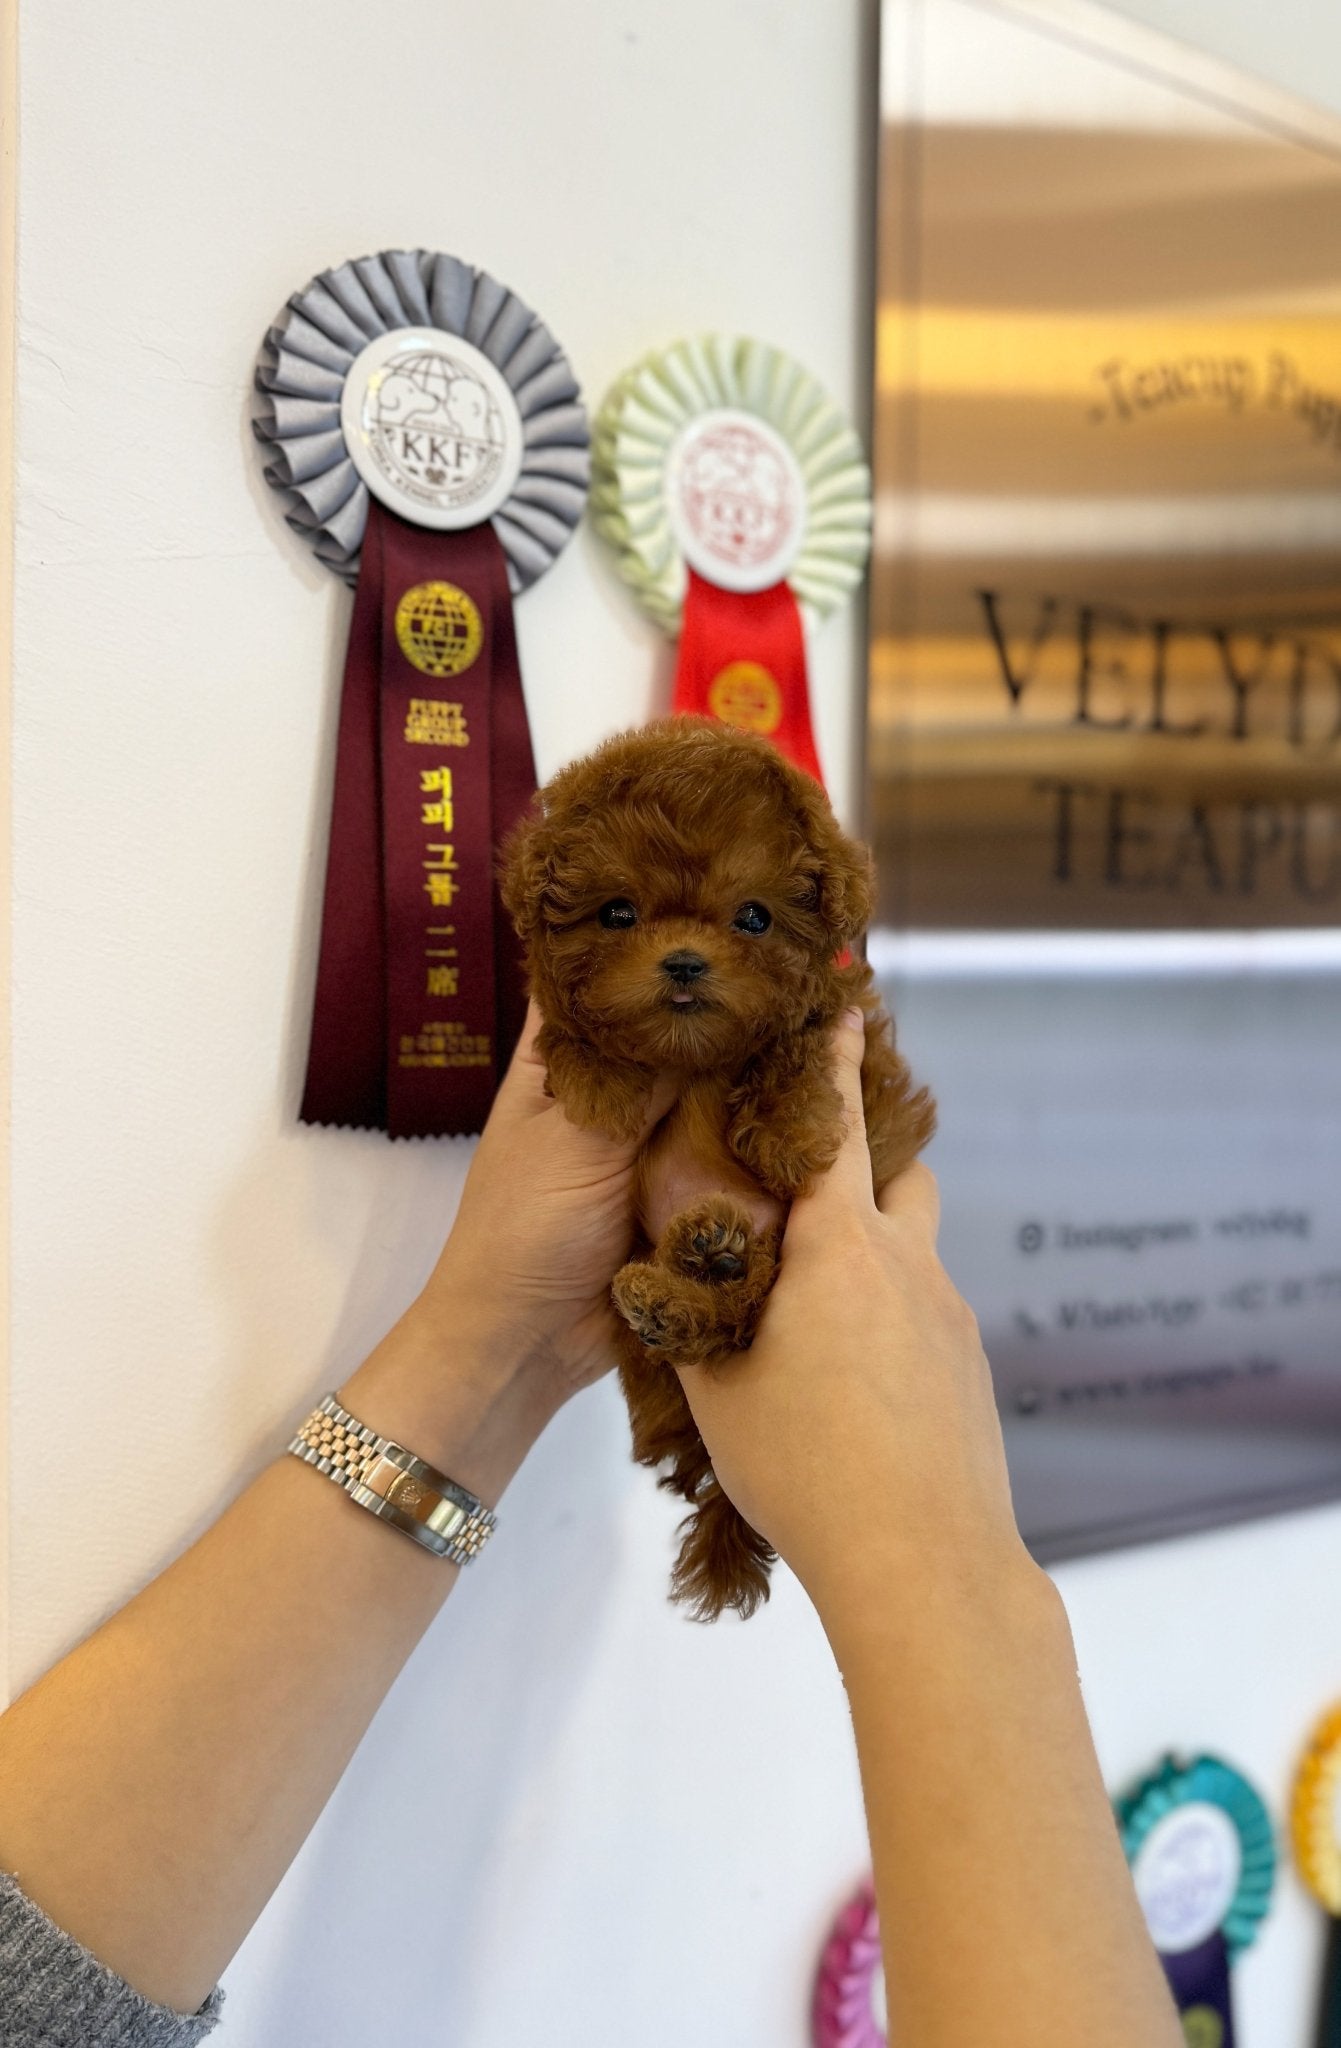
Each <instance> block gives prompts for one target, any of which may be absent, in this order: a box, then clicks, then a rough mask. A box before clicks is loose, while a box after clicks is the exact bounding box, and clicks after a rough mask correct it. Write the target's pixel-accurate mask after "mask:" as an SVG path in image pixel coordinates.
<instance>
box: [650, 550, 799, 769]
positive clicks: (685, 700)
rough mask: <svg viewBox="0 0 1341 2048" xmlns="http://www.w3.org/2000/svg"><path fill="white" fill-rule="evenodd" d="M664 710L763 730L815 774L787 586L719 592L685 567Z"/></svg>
mask: <svg viewBox="0 0 1341 2048" xmlns="http://www.w3.org/2000/svg"><path fill="white" fill-rule="evenodd" d="M688 577H689V583H688V588H687V590H686V592H685V601H684V620H683V623H682V625H681V628H680V647H679V654H678V656H677V659H676V665H675V688H674V692H673V694H672V698H671V709H672V711H676V712H685V711H688V712H698V713H700V714H701V715H703V716H705V717H709V718H720V719H721V720H722V721H723V722H724V723H725V724H727V725H735V726H739V727H741V728H742V729H743V730H744V731H746V732H758V733H763V734H765V735H766V736H767V737H768V738H769V739H771V740H772V742H773V744H774V746H775V747H777V749H778V751H779V752H780V753H783V754H785V755H786V756H787V759H788V760H789V761H793V762H795V764H796V766H797V767H798V768H804V769H805V771H806V773H807V774H808V775H813V776H814V778H815V780H816V782H819V783H822V782H823V780H824V777H823V775H822V774H821V772H820V764H819V755H818V753H817V752H816V749H815V735H814V732H813V730H812V728H811V723H810V692H809V687H808V683H807V678H806V647H805V632H804V628H803V626H802V622H801V613H800V609H799V607H798V605H797V602H796V599H795V597H794V596H793V595H792V589H791V585H790V584H788V583H775V584H773V585H772V586H771V587H770V588H769V589H768V590H751V591H735V590H723V589H722V588H721V587H720V585H718V584H716V583H710V582H709V581H708V580H707V578H706V577H703V576H700V575H699V574H698V572H697V571H696V570H694V569H690V570H689V571H688Z"/></svg>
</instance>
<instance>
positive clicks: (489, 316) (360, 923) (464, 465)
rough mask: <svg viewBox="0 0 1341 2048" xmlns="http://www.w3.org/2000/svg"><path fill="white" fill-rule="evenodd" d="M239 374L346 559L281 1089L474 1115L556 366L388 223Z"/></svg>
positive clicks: (484, 292)
mask: <svg viewBox="0 0 1341 2048" xmlns="http://www.w3.org/2000/svg"><path fill="white" fill-rule="evenodd" d="M256 387H257V401H256V410H255V417H254V421H253V425H254V427H255V431H256V435H257V438H258V440H259V441H260V443H261V445H262V447H263V449H264V451H265V476H266V479H267V481H268V482H269V483H271V484H272V485H274V487H275V488H276V490H278V491H279V492H280V493H281V495H282V497H283V499H284V504H285V517H286V518H287V520H288V522H289V524H290V525H291V526H292V527H294V529H295V530H296V531H297V532H298V533H300V534H301V535H302V536H303V538H304V539H305V540H306V541H307V542H308V543H309V544H310V545H311V547H312V548H313V550H314V552H315V553H316V555H317V557H318V559H319V560H320V561H322V562H325V563H326V564H327V565H328V566H329V567H330V568H332V569H333V570H335V571H336V573H337V574H339V575H341V576H343V577H344V578H345V579H346V581H349V582H353V583H354V584H355V598H354V611H353V617H352V620H351V623H350V634H349V647H348V653H347V656H346V661H345V679H344V691H343V696H342V699H341V711H340V736H339V746H338V750H337V758H336V773H335V795H334V803H333V809H332V817H331V839H330V850H329V855H328V861H327V870H326V893H325V903H324V910H323V918H322V933H321V946H320V952H319V958H318V966H317V987H316V998H315V1003H314V1008H313V1022H312V1038H311V1047H310V1051H309V1056H308V1068H307V1079H306V1084H305V1087H304V1092H303V1100H302V1108H301V1112H300V1114H301V1116H302V1117H303V1119H304V1121H306V1122H309V1123H325V1124H347V1125H355V1126H367V1127H371V1128H381V1129H384V1130H387V1131H389V1132H390V1133H391V1135H392V1136H393V1137H417V1136H427V1135H435V1134H440V1133H461V1132H471V1131H477V1130H479V1129H480V1128H481V1126H482V1124H483V1121H484V1117H485V1115H486V1114H487V1112H488V1108H489V1104H490V1102H491V1100H492V1098H493V1092H494V1088H495V1085H496V1081H497V1078H498V1075H499V1074H500V1072H501V1070H502V1068H503V1066H504V1065H505V1064H506V1061H507V1058H508V1056H509V1054H510V1052H511V1048H512V1045H513V1043H514V1042H515V1040H516V1037H517V1035H518V1032H519V1031H520V1028H521V1023H522V1019H523V1017H524V1014H525V997H524V992H523V985H522V973H521V962H520V959H519V957H518V952H517V947H516V942H515V939H514V936H513V934H512V931H511V927H510V924H509V921H508V919H507V916H506V913H505V912H504V910H503V907H502V903H501V900H500V899H499V896H498V890H497V883H496V880H495V877H494V867H495V857H496V853H497V849H498V846H499V845H500V843H501V841H502V839H503V838H504V837H505V836H506V834H507V832H508V831H509V829H510V828H511V826H512V824H513V823H514V822H515V821H516V819H517V818H518V817H519V816H520V815H521V813H522V812H523V811H524V810H525V808H526V806H527V804H528V803H529V801H530V799H531V796H532V795H533V793H534V790H535V768H534V763H533V760H532V755H531V740H530V733H529V731H528V728H527V721H526V710H525V704H524V700H523V697H522V689H521V676H520V672H519V669H518V665H517V647H516V635H515V631H514V626H513V618H512V596H513V594H514V593H515V592H518V591H521V590H524V589H525V588H526V587H527V586H528V585H529V584H531V583H534V582H535V580H536V579H537V577H539V576H542V575H543V574H544V573H545V571H546V570H547V569H548V568H549V567H550V565H551V564H552V563H553V562H554V560H555V558H556V557H557V555H558V554H559V552H560V551H561V549H562V548H563V547H564V546H565V545H566V543H567V542H568V540H569V538H570V537H571V535H572V532H573V530H574V528H575V526H576V525H577V522H578V519H579V518H580V516H581V512H582V507H583V504H584V502H585V499H586V490H587V475H588V463H589V437H588V429H587V419H586V413H585V411H584V409H583V406H582V402H581V395H580V393H579V391H578V386H577V381H576V379H575V378H574V376H573V373H572V370H571V368H570V367H569V364H568V360H567V358H566V356H565V355H564V354H563V352H562V350H561V349H560V348H559V346H558V344H557V342H556V341H555V339H554V337H553V335H552V334H551V333H550V331H549V329H548V328H547V327H546V326H545V325H544V323H543V322H542V321H541V320H540V319H538V318H537V316H536V314H535V313H533V312H532V311H531V309H530V307H529V306H527V305H526V304H525V302H524V301H523V300H522V299H520V298H519V297H518V296H517V294H516V293H515V292H512V291H509V290H508V288H507V287H506V286H505V285H502V284H500V283H499V282H498V280H497V279H496V278H493V277H491V276H490V275H489V274H488V272H487V271H483V270H477V269H476V268H474V266H473V265H471V264H468V263H463V262H462V261H460V260H459V259H458V258H457V257H455V256H449V255H446V254H443V253H442V252H440V251H432V250H426V249H409V250H406V249H391V250H384V251H382V252H381V253H379V254H377V255H374V256H363V257H359V258H358V259H357V260H356V261H353V262H349V263H342V264H340V265H339V266H338V268H336V269H334V270H328V271H323V272H322V273H321V275H320V276H318V277H314V278H312V279H311V280H310V281H309V282H308V283H307V284H306V285H304V286H303V288H302V290H301V291H298V292H295V293H294V295H293V297H292V298H291V299H290V300H289V301H288V303H287V305H286V306H285V307H284V309H283V311H282V312H281V313H280V315H279V317H278V319H277V320H276V321H275V322H274V324H273V326H272V327H271V328H270V330H269V332H268V333H267V335H266V337H265V341H264V343H263V344H262V348H261V353H260V358H259V361H258V363H257V368H256Z"/></svg>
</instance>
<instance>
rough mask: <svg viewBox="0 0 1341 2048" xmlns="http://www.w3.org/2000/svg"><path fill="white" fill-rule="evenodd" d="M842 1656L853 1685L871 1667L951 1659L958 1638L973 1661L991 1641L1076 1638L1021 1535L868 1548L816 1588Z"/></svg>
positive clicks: (818, 1579)
mask: <svg viewBox="0 0 1341 2048" xmlns="http://www.w3.org/2000/svg"><path fill="white" fill-rule="evenodd" d="M807 1591H808V1592H809V1593H810V1597H811V1599H812V1601H813V1602H814V1605H815V1608H816V1611H817V1613H818V1615H819V1618H820V1621H821V1623H822V1624H823V1627H824V1631H825V1634H826V1635H827V1636H828V1638H829V1643H830V1646H831V1648H832V1649H833V1653H834V1657H835V1659H836V1661H837V1663H838V1665H839V1668H840V1670H841V1671H842V1672H843V1675H844V1678H845V1680H847V1681H848V1683H849V1685H851V1684H852V1683H853V1682H856V1681H858V1680H859V1679H860V1678H861V1676H862V1675H863V1674H864V1673H865V1672H866V1671H867V1670H868V1669H878V1670H880V1671H881V1672H882V1673H887V1671H888V1669H889V1666H890V1663H891V1661H895V1662H898V1663H900V1664H905V1663H913V1662H918V1661H921V1660H924V1659H926V1658H931V1659H933V1660H935V1659H940V1660H941V1661H942V1663H944V1662H946V1661H947V1653H948V1651H949V1650H950V1648H951V1647H952V1645H953V1642H954V1641H955V1640H956V1639H958V1640H959V1641H960V1642H962V1643H963V1645H964V1647H965V1650H966V1652H967V1654H968V1655H970V1656H972V1655H974V1654H976V1653H977V1650H978V1648H979V1647H980V1646H985V1645H986V1644H987V1643H988V1642H991V1643H995V1644H1001V1645H1005V1644H1010V1643H1014V1642H1016V1641H1024V1640H1034V1639H1041V1638H1044V1637H1048V1638H1052V1637H1056V1636H1057V1635H1058V1633H1059V1632H1062V1633H1066V1632H1068V1623H1067V1620H1066V1613H1065V1609H1064V1608H1063V1606H1062V1603H1061V1599H1060V1596H1059V1595H1058V1593H1057V1590H1056V1588H1055V1586H1054V1585H1053V1583H1052V1581H1051V1580H1050V1579H1049V1578H1048V1576H1047V1574H1046V1572H1044V1571H1043V1569H1042V1567H1041V1566H1039V1565H1037V1564H1036V1563H1035V1562H1034V1560H1033V1558H1031V1557H1030V1555H1029V1553H1028V1551H1027V1550H1026V1549H1025V1548H1024V1545H1023V1543H1021V1542H1020V1540H1019V1538H1018V1537H1015V1536H1013V1535H1007V1536H1005V1537H1003V1538H993V1539H990V1540H979V1541H975V1542H972V1543H965V1542H956V1541H955V1539H954V1538H952V1537H950V1536H948V1535H947V1536H945V1537H943V1538H942V1539H941V1541H940V1543H939V1544H938V1546H937V1548H936V1550H935V1551H934V1552H931V1551H930V1550H929V1548H928V1546H927V1545H925V1544H924V1545H923V1546H921V1548H920V1549H919V1550H914V1549H913V1548H912V1547H911V1546H898V1545H892V1544H890V1545H884V1544H881V1543H880V1542H879V1541H875V1542H872V1543H870V1544H869V1545H867V1546H865V1547H864V1550H863V1554H862V1555H861V1557H860V1558H859V1559H856V1560H854V1561H853V1562H852V1563H851V1564H850V1566H849V1568H847V1569H845V1570H843V1571H833V1572H830V1573H828V1574H819V1575H816V1576H815V1577H814V1579H813V1580H812V1581H808V1582H807Z"/></svg>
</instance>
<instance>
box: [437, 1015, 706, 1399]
mask: <svg viewBox="0 0 1341 2048" xmlns="http://www.w3.org/2000/svg"><path fill="white" fill-rule="evenodd" d="M539 1023H540V1018H539V1013H538V1011H537V1010H536V1007H535V1005H534V1004H532V1005H531V1007H530V1009H529V1010H528V1012H527V1019H526V1025H525V1028H524V1030H523V1032H522V1036H521V1040H520V1043H519V1044H518V1047H517V1050H516V1052H515V1054H514V1055H513V1059H512V1063H511V1065H510V1067H509V1068H508V1071H507V1074H506V1075H505V1076H504V1079H503V1083H502V1086H501V1087H500V1089H499V1091H498V1095H497V1097H496V1099H495V1101H494V1105H493V1108H492V1109H491V1110H490V1112H489V1118H488V1122H487V1123H486V1125H485V1128H484V1133H483V1135H482V1137H481V1138H480V1142H479V1145H478V1147H477V1149H476V1152H475V1157H474V1159H473V1160H472V1161H471V1165H470V1171H469V1173H468V1174H467V1176H466V1185H465V1189H464V1191H463V1193H462V1196H461V1206H460V1210H459V1211H458V1214H457V1218H456V1222H455V1223H454V1224H453V1226H452V1230H451V1234H450V1236H449V1237H448V1239H447V1243H446V1245H445V1246H444V1248H443V1252H442V1256H441V1258H440V1259H439V1260H438V1263H437V1266H436V1267H435V1269H434V1272H433V1274H432V1277H431V1278H430V1280H429V1282H428V1285H427V1286H426V1287H425V1289H424V1292H423V1295H422V1296H421V1298H420V1301H419V1303H418V1304H417V1308H418V1310H419V1311H420V1313H421V1314H423V1315H427V1316H429V1317H431V1318H433V1319H435V1320H437V1321H438V1322H439V1323H440V1324H441V1326H442V1328H443V1330H444V1334H445V1335H450V1334H451V1333H453V1332H454V1331H456V1330H459V1329H460V1328H461V1327H463V1326H464V1327H465V1328H466V1329H467V1330H469V1331H471V1332H472V1333H473V1334H476V1335H480V1334H481V1333H483V1334H484V1338H485V1342H486V1344H487V1345H489V1346H491V1347H492V1349H493V1351H494V1352H495V1354H496V1355H498V1356H499V1357H500V1359H504V1360H506V1361H507V1362H509V1363H510V1362H511V1361H513V1360H514V1359H515V1360H518V1361H520V1360H521V1359H523V1358H525V1359H526V1360H528V1361H531V1362H533V1363H535V1364H538V1365H539V1366H540V1367H541V1368H542V1369H543V1370H544V1371H545V1373H546V1375H547V1377H548V1378H549V1379H550V1382H551V1384H552V1387H553V1391H554V1394H555V1397H556V1405H558V1402H560V1401H562V1400H565V1399H566V1398H567V1397H568V1395H569V1394H571V1393H574V1392H576V1391H577V1389H578V1388H579V1387H584V1386H587V1385H589V1384H590V1383H591V1382H592V1381H593V1380H595V1379H599V1378H600V1376H601V1374H602V1373H604V1372H606V1371H608V1369H609V1368H610V1367H611V1366H612V1365H613V1363H614V1355H615V1354H614V1347H613V1337H614V1311H613V1309H612V1308H611V1306H610V1298H609V1289H610V1281H611V1279H612V1277H613V1275H614V1273H615V1272H616V1271H617V1269H618V1268H619V1267H620V1266H621V1265H622V1264H623V1263H624V1260H625V1258H626V1257H627V1256H628V1251H629V1246H630V1243H631V1240H632V1237H633V1216H632V1196H633V1168H634V1163H635V1161H636V1159H637V1156H638V1152H639V1150H640V1148H641V1146H642V1143H643V1140H644V1138H645V1137H646V1135H647V1133H648V1132H649V1131H650V1130H651V1129H652V1127H653V1126H654V1125H655V1124H656V1123H657V1122H659V1120H660V1119H661V1118H662V1117H663V1116H664V1115H665V1113H666V1111H667V1110H668V1109H669V1108H670V1105H671V1102H672V1100H673V1099H674V1084H673V1082H672V1080H671V1078H670V1077H669V1076H666V1075H660V1076H658V1077H657V1078H656V1080H655V1081H654V1083H653V1087H652V1090H651V1093H650V1095H649V1097H648V1100H647V1103H646V1105H645V1109H644V1113H643V1117H642V1121H641V1123H640V1126H639V1128H638V1130H637V1131H636V1133H634V1135H632V1136H631V1137H628V1138H624V1139H618V1140H616V1139H612V1138H608V1137H606V1136H604V1135H603V1134H602V1133H601V1132H599V1131H596V1130H592V1129H589V1128H580V1127H579V1126H578V1125H576V1124H574V1123H572V1122H570V1120H569V1118H568V1117H567V1115H566V1114H565V1113H564V1111H563V1109H562V1108H561V1107H560V1105H559V1104H558V1103H557V1102H556V1101H555V1100H554V1098H553V1097H552V1096H549V1095H547V1094H546V1093H545V1067H544V1062H543V1060H541V1058H540V1057H539V1055H538V1054H537V1052H536V1048H535V1039H536V1032H537V1030H538V1028H539Z"/></svg>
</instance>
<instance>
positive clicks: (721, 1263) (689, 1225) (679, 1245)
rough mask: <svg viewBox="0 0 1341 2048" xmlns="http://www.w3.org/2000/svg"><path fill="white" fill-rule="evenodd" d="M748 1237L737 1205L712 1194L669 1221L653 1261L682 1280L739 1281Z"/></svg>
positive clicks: (747, 1225)
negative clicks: (680, 1275) (668, 1268)
mask: <svg viewBox="0 0 1341 2048" xmlns="http://www.w3.org/2000/svg"><path fill="white" fill-rule="evenodd" d="M752 1235H753V1232H752V1229H751V1226H750V1219H749V1217H748V1216H747V1215H746V1214H745V1211H744V1210H743V1209H742V1208H741V1207H740V1205H739V1203H737V1202H733V1201H731V1200H730V1199H729V1197H728V1196H726V1195H714V1196H711V1197H709V1199H708V1200H707V1201H704V1202H696V1203H695V1204H694V1206H693V1208H691V1209H682V1210H681V1211H680V1213H679V1215H678V1216H673V1217H672V1218H671V1220H670V1222H669V1223H668V1224H667V1225H666V1228H665V1230H664V1232H663V1233H662V1237H661V1242H660V1244H659V1245H658V1246H657V1259H658V1261H659V1262H660V1263H661V1264H662V1265H665V1266H669V1267H670V1268H671V1270H672V1271H673V1272H676V1273H683V1274H684V1276H685V1278H686V1280H707V1281H711V1282H713V1283H714V1284H716V1283H719V1282H721V1281H724V1280H739V1279H740V1278H741V1277H742V1275H743V1274H744V1272H745V1270H746V1267H747V1265H748V1263H749V1252H750V1239H751V1236H752Z"/></svg>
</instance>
